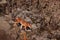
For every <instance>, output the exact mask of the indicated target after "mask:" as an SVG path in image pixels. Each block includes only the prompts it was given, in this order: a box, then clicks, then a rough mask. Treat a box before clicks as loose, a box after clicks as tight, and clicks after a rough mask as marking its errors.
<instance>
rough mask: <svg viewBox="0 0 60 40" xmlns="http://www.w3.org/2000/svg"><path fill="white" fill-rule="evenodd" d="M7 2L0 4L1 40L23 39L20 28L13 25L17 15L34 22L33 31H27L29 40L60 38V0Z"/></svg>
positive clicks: (53, 39)
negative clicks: (2, 5)
mask: <svg viewBox="0 0 60 40" xmlns="http://www.w3.org/2000/svg"><path fill="white" fill-rule="evenodd" d="M7 3H9V4H6V5H5V4H4V5H5V6H4V7H2V8H1V4H0V40H23V36H22V34H20V32H18V31H19V28H18V27H16V29H14V27H12V24H13V22H14V20H13V19H14V18H15V17H20V18H22V19H24V20H25V21H26V22H29V23H30V24H32V31H31V32H26V33H27V39H28V40H60V0H18V1H17V0H12V1H11V0H9V1H7ZM7 5H8V6H7ZM4 8H5V9H6V10H5V9H4ZM16 30H17V31H16ZM18 34H20V36H19V37H18ZM17 37H18V38H17Z"/></svg>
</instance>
